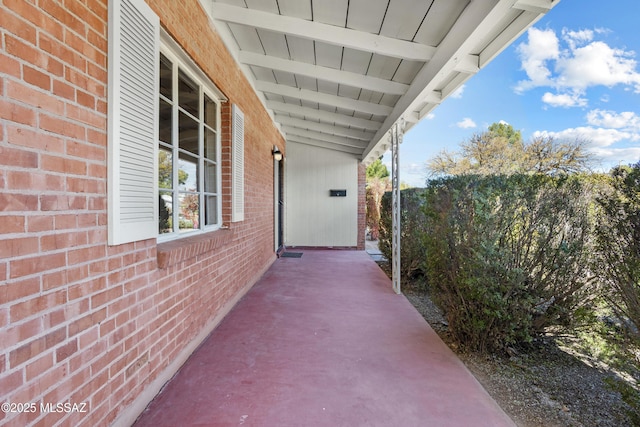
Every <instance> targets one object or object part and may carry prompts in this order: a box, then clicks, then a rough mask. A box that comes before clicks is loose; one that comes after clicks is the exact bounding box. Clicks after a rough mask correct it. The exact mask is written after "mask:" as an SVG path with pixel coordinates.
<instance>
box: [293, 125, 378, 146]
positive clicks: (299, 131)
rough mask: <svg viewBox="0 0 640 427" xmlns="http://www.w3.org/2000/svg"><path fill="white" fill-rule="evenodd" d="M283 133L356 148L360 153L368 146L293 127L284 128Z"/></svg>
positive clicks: (353, 140)
mask: <svg viewBox="0 0 640 427" xmlns="http://www.w3.org/2000/svg"><path fill="white" fill-rule="evenodd" d="M282 131H283V132H285V133H286V134H287V135H297V136H303V137H305V138H311V139H317V140H319V141H326V142H331V143H333V144H338V145H345V146H347V147H355V148H358V149H360V151H362V150H364V149H365V147H366V146H367V142H366V141H360V140H358V139H352V138H345V137H341V136H336V135H329V134H328V133H322V132H314V131H312V130H306V129H300V128H297V127H293V126H282Z"/></svg>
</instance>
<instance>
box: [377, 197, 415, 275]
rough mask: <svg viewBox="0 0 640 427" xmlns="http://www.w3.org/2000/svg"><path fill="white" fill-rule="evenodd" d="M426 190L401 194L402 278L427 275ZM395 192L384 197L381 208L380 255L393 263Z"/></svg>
mask: <svg viewBox="0 0 640 427" xmlns="http://www.w3.org/2000/svg"><path fill="white" fill-rule="evenodd" d="M424 192H425V189H423V188H408V189H406V190H402V191H401V192H400V200H401V203H400V223H401V226H400V247H401V248H400V275H401V277H402V278H404V279H407V278H409V277H413V276H416V275H421V274H423V273H424V257H425V248H424V236H425V226H426V223H425V216H424V211H423V209H422V204H423V202H424ZM391 201H392V200H391V192H390V191H389V192H386V193H385V194H384V196H382V204H381V209H380V235H379V240H378V247H379V248H380V252H382V254H383V255H384V256H385V257H386V258H387V259H388V260H389V261H392V247H391V241H392V236H393V230H392V217H391Z"/></svg>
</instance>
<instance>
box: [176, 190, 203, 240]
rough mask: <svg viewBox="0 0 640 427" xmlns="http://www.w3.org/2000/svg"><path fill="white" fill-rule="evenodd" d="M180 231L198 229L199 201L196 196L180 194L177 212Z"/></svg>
mask: <svg viewBox="0 0 640 427" xmlns="http://www.w3.org/2000/svg"><path fill="white" fill-rule="evenodd" d="M178 218H179V224H178V227H179V229H180V231H188V230H195V229H197V228H199V227H200V226H199V224H198V222H199V220H200V199H199V197H198V195H197V194H193V193H180V211H179V212H178Z"/></svg>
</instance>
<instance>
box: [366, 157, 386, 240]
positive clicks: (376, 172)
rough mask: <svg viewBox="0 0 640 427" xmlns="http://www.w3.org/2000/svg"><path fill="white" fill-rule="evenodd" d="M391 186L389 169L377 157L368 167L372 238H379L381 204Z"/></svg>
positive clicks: (369, 216)
mask: <svg viewBox="0 0 640 427" xmlns="http://www.w3.org/2000/svg"><path fill="white" fill-rule="evenodd" d="M390 186H391V182H390V181H389V169H387V166H385V164H384V163H382V161H381V160H380V159H376V160H375V161H374V162H373V163H371V164H370V165H369V166H368V167H367V189H366V202H367V203H366V215H367V217H366V218H367V228H368V229H369V233H370V235H371V239H372V240H378V233H379V229H380V204H381V201H382V196H383V195H384V193H385V192H386V191H388V190H389V188H390Z"/></svg>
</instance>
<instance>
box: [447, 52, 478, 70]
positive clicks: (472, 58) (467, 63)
mask: <svg viewBox="0 0 640 427" xmlns="http://www.w3.org/2000/svg"><path fill="white" fill-rule="evenodd" d="M454 61H455V63H456V64H455V66H454V68H453V69H454V71H457V72H459V73H465V74H475V73H477V72H478V71H480V55H463V56H461V57H459V58H455V59H454Z"/></svg>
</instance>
